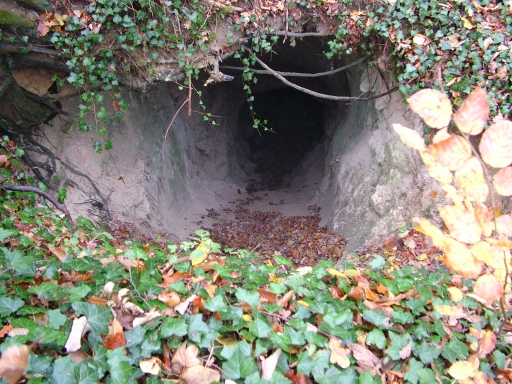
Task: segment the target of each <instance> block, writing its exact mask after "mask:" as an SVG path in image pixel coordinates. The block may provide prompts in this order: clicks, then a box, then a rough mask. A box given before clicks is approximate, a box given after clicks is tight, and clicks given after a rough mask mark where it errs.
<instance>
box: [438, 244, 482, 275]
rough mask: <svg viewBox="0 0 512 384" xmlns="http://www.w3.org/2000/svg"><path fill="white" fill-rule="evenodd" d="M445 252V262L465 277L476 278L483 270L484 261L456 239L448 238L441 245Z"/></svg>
mask: <svg viewBox="0 0 512 384" xmlns="http://www.w3.org/2000/svg"><path fill="white" fill-rule="evenodd" d="M441 249H442V250H443V252H444V254H445V258H444V259H445V263H446V266H447V267H448V268H450V269H451V270H452V271H454V272H457V273H459V274H461V275H462V276H463V277H465V278H474V277H477V276H479V275H480V272H482V267H483V265H482V263H481V262H480V261H478V260H476V259H475V257H474V256H473V255H472V254H471V252H470V251H469V249H468V248H467V247H466V246H465V245H464V244H462V243H459V242H458V241H456V240H453V239H450V238H446V239H445V242H444V244H443V246H442V247H441Z"/></svg>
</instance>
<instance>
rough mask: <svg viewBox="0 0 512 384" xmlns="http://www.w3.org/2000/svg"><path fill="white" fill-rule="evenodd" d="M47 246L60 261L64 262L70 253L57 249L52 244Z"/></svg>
mask: <svg viewBox="0 0 512 384" xmlns="http://www.w3.org/2000/svg"><path fill="white" fill-rule="evenodd" d="M46 246H47V247H48V249H49V250H50V252H51V253H53V254H54V255H55V256H57V259H59V261H64V260H65V259H66V257H68V253H67V252H66V251H65V250H64V249H61V248H55V247H54V246H52V245H51V244H46Z"/></svg>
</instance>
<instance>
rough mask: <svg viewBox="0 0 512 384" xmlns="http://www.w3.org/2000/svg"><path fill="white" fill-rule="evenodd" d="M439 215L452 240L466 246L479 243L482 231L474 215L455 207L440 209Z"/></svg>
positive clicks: (449, 206) (448, 206)
mask: <svg viewBox="0 0 512 384" xmlns="http://www.w3.org/2000/svg"><path fill="white" fill-rule="evenodd" d="M439 213H440V215H441V217H442V218H443V220H444V222H445V224H446V227H447V228H448V229H449V230H450V235H451V236H452V237H453V238H454V239H456V240H458V241H460V242H462V243H467V244H475V243H478V242H479V241H480V237H481V236H482V230H481V228H480V225H479V224H478V221H477V219H476V217H475V214H474V213H472V212H469V211H468V210H467V209H465V208H463V207H457V206H455V205H447V206H445V207H442V208H441V209H440V210H439Z"/></svg>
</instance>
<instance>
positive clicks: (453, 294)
mask: <svg viewBox="0 0 512 384" xmlns="http://www.w3.org/2000/svg"><path fill="white" fill-rule="evenodd" d="M448 294H449V295H450V300H451V301H454V302H457V301H461V300H462V299H463V298H464V295H463V294H462V291H461V290H460V289H459V288H457V287H450V288H448Z"/></svg>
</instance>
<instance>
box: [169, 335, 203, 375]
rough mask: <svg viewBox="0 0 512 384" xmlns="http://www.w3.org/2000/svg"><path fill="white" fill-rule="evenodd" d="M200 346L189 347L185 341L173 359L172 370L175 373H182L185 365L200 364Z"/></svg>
mask: <svg viewBox="0 0 512 384" xmlns="http://www.w3.org/2000/svg"><path fill="white" fill-rule="evenodd" d="M198 352H199V348H197V346H196V345H193V344H192V345H190V346H188V347H187V342H186V341H185V342H184V343H183V344H181V346H180V347H179V348H178V349H177V350H176V353H175V354H174V357H173V358H172V360H171V370H172V372H174V373H180V372H181V371H182V369H183V368H185V367H193V366H194V365H200V364H201V360H200V359H198V358H197V354H198Z"/></svg>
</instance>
